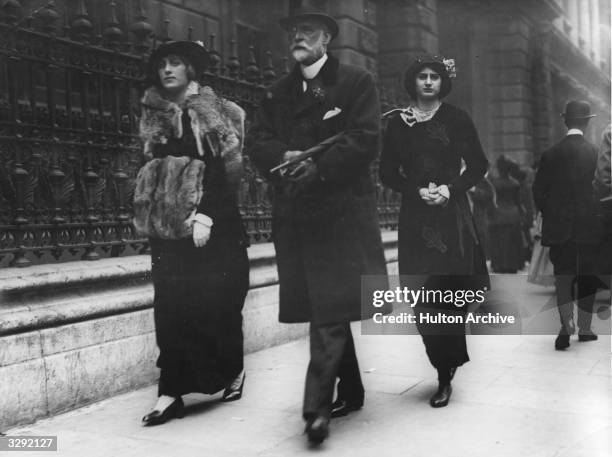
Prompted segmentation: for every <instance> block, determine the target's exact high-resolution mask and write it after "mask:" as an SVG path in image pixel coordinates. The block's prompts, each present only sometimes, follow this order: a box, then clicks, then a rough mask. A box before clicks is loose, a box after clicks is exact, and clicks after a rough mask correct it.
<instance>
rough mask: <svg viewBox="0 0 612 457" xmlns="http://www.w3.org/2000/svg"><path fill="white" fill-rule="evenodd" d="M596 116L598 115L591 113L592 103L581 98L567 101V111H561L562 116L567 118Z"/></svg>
mask: <svg viewBox="0 0 612 457" xmlns="http://www.w3.org/2000/svg"><path fill="white" fill-rule="evenodd" d="M595 116H597V115H596V114H591V105H589V104H588V102H584V101H581V100H571V101H569V102H567V105H565V112H564V113H561V117H563V118H565V119H590V118H592V117H595Z"/></svg>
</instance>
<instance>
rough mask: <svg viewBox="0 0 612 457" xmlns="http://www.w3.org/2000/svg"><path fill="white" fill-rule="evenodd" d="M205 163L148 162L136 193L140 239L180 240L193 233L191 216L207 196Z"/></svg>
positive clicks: (173, 159)
mask: <svg viewBox="0 0 612 457" xmlns="http://www.w3.org/2000/svg"><path fill="white" fill-rule="evenodd" d="M203 180H204V162H202V161H201V160H198V159H191V158H190V157H186V156H183V157H173V156H167V157H164V158H163V159H153V160H151V161H149V162H147V163H146V164H145V165H144V167H142V168H141V169H140V171H139V172H138V176H137V178H136V189H135V191H134V228H135V229H136V232H137V233H138V234H139V235H143V236H147V237H151V238H162V239H171V240H175V239H179V238H185V237H188V236H190V235H191V234H192V233H193V225H192V224H193V222H192V221H191V218H190V216H191V215H192V214H193V212H194V211H195V209H196V207H197V205H198V203H199V202H200V200H201V198H202V195H203V192H204V190H203V185H202V183H203Z"/></svg>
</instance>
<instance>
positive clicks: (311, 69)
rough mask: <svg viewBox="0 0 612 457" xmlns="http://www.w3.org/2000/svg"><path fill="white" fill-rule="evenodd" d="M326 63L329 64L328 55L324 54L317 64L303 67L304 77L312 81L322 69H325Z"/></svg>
mask: <svg viewBox="0 0 612 457" xmlns="http://www.w3.org/2000/svg"><path fill="white" fill-rule="evenodd" d="M325 62H327V53H325V54H323V57H321V58H320V59H319V60H317V61H316V62H315V63H312V64H310V65H301V67H302V76H304V79H312V78H314V77H315V76H317V75H318V74H319V72H320V71H321V68H323V65H325Z"/></svg>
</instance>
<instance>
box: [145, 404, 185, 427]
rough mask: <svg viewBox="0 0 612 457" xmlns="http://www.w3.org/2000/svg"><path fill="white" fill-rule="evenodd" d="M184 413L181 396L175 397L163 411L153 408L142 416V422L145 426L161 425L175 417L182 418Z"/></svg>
mask: <svg viewBox="0 0 612 457" xmlns="http://www.w3.org/2000/svg"><path fill="white" fill-rule="evenodd" d="M184 415H185V405H184V404H183V399H182V398H177V399H176V400H174V401H173V402H172V403H170V405H169V406H168V407H167V408H166V409H164V410H163V411H158V410H156V409H154V410H153V411H151V412H150V413H149V414H147V415H146V416H144V417H143V418H142V424H143V425H145V426H151V425H161V424H164V423H166V422H168V421H169V420H170V419H174V418H175V417H178V418H182V417H183V416H184Z"/></svg>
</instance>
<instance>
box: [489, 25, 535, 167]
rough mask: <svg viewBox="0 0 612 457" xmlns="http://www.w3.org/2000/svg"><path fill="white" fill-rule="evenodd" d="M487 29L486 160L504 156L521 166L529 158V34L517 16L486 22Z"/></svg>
mask: <svg viewBox="0 0 612 457" xmlns="http://www.w3.org/2000/svg"><path fill="white" fill-rule="evenodd" d="M487 27H488V29H489V40H488V42H489V50H488V55H487V62H488V65H487V67H486V69H485V71H487V73H488V79H489V84H488V86H489V87H488V89H489V90H488V106H487V108H488V109H487V112H488V113H489V114H490V116H489V139H488V140H489V141H488V142H489V148H490V159H491V160H492V161H494V160H495V159H496V158H497V157H498V156H499V155H500V154H506V155H507V156H510V157H512V158H514V159H515V160H517V161H519V162H521V163H530V162H531V161H532V155H533V136H532V121H533V111H532V108H533V104H532V103H533V100H532V98H531V95H532V92H531V89H532V88H531V81H530V71H531V66H530V40H531V39H532V30H531V28H530V26H529V24H528V22H527V21H526V20H525V19H524V18H522V17H521V16H519V15H512V16H510V15H506V14H503V13H501V14H499V15H495V16H492V17H488V18H487Z"/></svg>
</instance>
